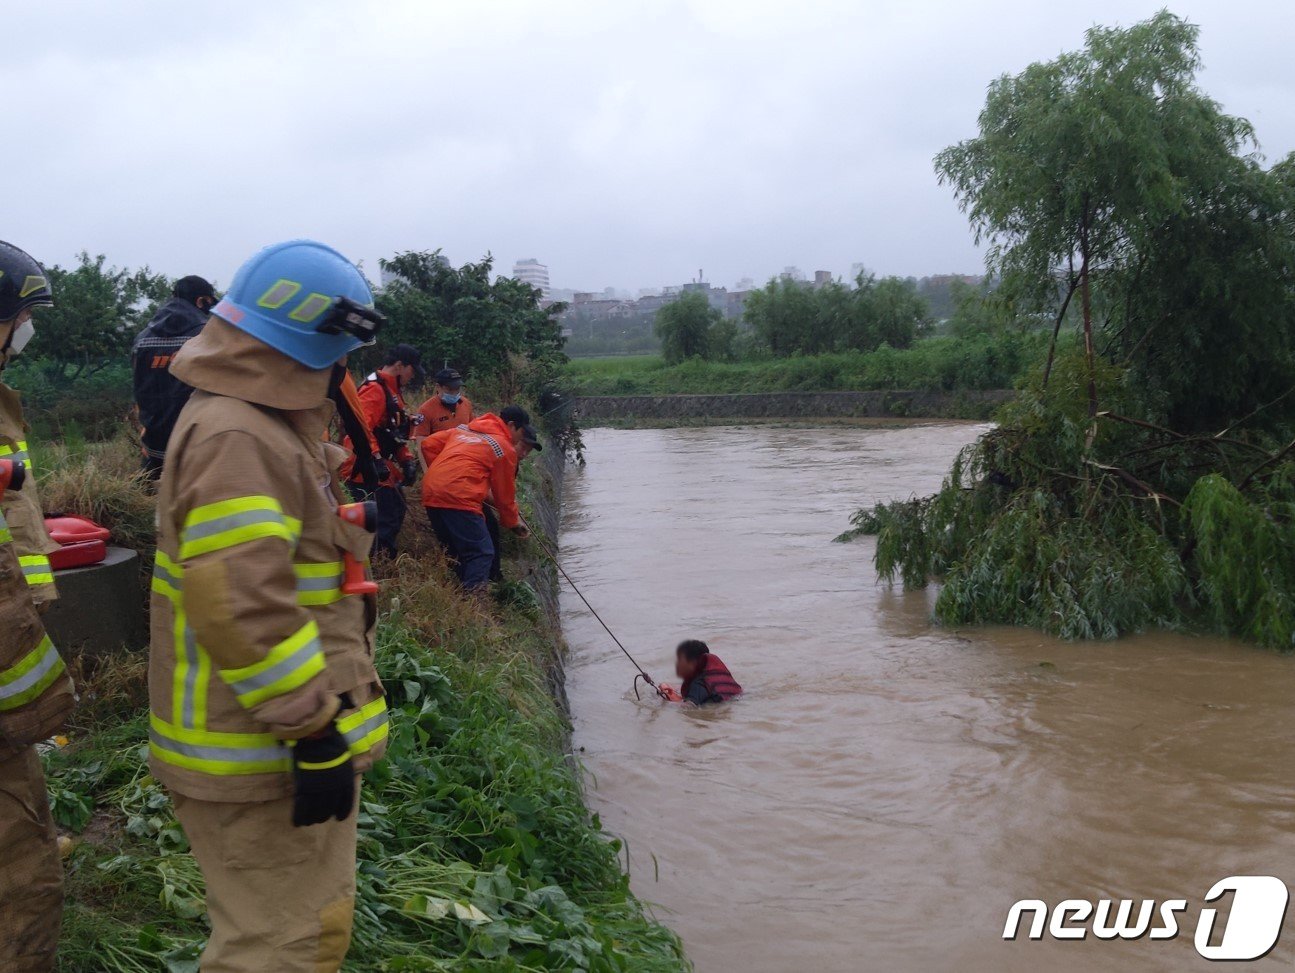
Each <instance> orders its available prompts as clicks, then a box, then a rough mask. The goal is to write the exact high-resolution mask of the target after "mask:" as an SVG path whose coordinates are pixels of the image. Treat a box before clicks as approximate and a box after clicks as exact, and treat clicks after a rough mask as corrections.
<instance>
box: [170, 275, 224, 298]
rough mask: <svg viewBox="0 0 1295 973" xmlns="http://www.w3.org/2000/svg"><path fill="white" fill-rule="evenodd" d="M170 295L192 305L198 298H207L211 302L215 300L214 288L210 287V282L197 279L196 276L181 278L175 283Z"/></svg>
mask: <svg viewBox="0 0 1295 973" xmlns="http://www.w3.org/2000/svg"><path fill="white" fill-rule="evenodd" d="M171 293H172V294H173V295H174V296H176V297H178V298H179V299H180V300H182V301H188V302H189V303H190V304H192V303H194V302H195V301H197V300H198V298H200V297H209V298H211V299H212V300H213V301H214V300H215V299H216V288H214V287H212V286H211V282H210V281H209V280H207V279H206V278H205V277H199V276H198V275H197V274H190V275H189V276H188V277H181V278H180V279H179V280H177V281H176V282H175V287H174V288H172V290H171Z"/></svg>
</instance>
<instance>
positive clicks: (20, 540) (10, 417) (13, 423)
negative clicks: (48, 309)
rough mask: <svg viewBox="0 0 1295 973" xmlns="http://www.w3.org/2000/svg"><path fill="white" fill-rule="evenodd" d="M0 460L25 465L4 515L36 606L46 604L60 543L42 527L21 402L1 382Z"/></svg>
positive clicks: (8, 495) (51, 597)
mask: <svg viewBox="0 0 1295 973" xmlns="http://www.w3.org/2000/svg"><path fill="white" fill-rule="evenodd" d="M0 459H14V460H18V461H19V462H21V463H24V464H26V466H27V478H26V479H25V480H24V482H23V485H22V489H21V490H6V491H5V495H4V501H3V502H4V515H5V518H6V520H7V521H8V523H9V530H10V531H11V532H12V534H13V543H14V549H15V550H16V551H17V553H18V558H19V562H18V563H19V564H20V565H21V566H22V568H23V575H24V577H25V578H26V579H27V584H28V585H29V586H30V588H31V595H32V597H33V598H34V599H35V600H36V604H37V605H45V604H48V603H49V602H52V601H55V600H56V599H57V598H58V590H57V589H56V587H55V585H54V572H53V569H52V568H51V567H50V563H49V556H50V554H51V553H52V552H54V551H57V550H58V548H59V545H58V544H57V543H55V541H54V540H53V539H52V538H51V537H50V536H49V531H48V530H46V529H45V514H44V513H43V512H42V510H41V506H40V496H39V495H38V494H37V492H36V475H35V474H36V470H35V466H34V465H33V463H32V460H31V454H30V452H29V451H28V449H27V424H26V422H25V421H24V420H23V414H22V403H21V401H20V399H19V397H18V393H17V392H15V391H14V390H13V389H11V388H10V387H9V386H7V385H0Z"/></svg>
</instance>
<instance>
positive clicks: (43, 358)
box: [26, 251, 171, 381]
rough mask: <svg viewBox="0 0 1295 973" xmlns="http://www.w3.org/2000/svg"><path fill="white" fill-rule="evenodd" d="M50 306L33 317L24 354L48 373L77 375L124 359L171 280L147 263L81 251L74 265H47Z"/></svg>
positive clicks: (62, 376) (69, 377)
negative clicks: (112, 260) (137, 265)
mask: <svg viewBox="0 0 1295 973" xmlns="http://www.w3.org/2000/svg"><path fill="white" fill-rule="evenodd" d="M47 270H48V273H49V280H50V287H51V288H52V289H53V291H54V306H53V307H50V308H44V309H42V310H41V311H40V312H39V315H38V317H37V320H36V337H35V338H33V339H32V343H31V347H30V348H29V349H27V351H26V357H27V358H29V359H36V360H39V361H40V363H41V368H42V370H44V371H45V372H47V374H49V375H50V377H52V378H58V379H62V380H66V381H76V380H77V379H79V378H82V377H88V376H91V375H94V374H95V373H96V372H99V371H101V370H102V369H104V368H105V367H107V366H109V365H112V364H119V363H121V362H123V361H124V360H125V359H126V357H127V355H128V354H129V352H130V346H131V344H132V343H133V342H134V340H135V335H136V334H137V333H138V332H139V331H140V329H141V328H143V327H144V325H145V324H147V323H148V320H149V318H150V317H152V316H153V312H154V311H156V310H157V306H158V305H159V304H160V303H161V302H162V301H164V300H166V298H167V297H168V296H169V295H170V291H171V281H170V280H168V279H167V278H166V277H165V276H164V275H162V274H154V273H152V272H151V271H150V270H149V269H148V268H147V267H144V268H143V269H141V270H130V269H128V268H125V267H110V266H108V263H107V258H106V257H104V256H103V254H100V255H99V256H97V257H91V256H90V255H89V254H88V253H86V252H85V251H82V252H81V253H80V254H79V255H78V256H77V266H76V267H74V268H72V269H71V270H66V269H64V268H62V267H59V266H57V265H55V266H51V267H49V268H47Z"/></svg>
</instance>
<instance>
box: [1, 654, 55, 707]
mask: <svg viewBox="0 0 1295 973" xmlns="http://www.w3.org/2000/svg"><path fill="white" fill-rule="evenodd" d="M65 669H66V666H64V665H63V660H62V659H61V658H59V654H58V650H57V649H55V648H54V643H53V642H51V641H50V638H49V636H48V635H46V636H45V637H44V638H42V639H41V640H40V642H39V644H37V646H36V648H34V649H32V650H31V651H30V652H28V653H27V654H26V655H25V656H23V657H22V658H21V659H19V660H18V663H17V664H16V665H14V666H11V667H9V668H8V669H4V670H0V712H5V711H7V710H11V709H17V708H18V707H19V706H26V705H27V704H28V703H30V702H31V701H32V700H33V699H36V698H37V697H39V696H40V695H41V694H42V693H44V692H45V690H47V689H49V687H50V686H52V685H54V681H55V680H56V679H58V677H59V676H61V675H62V674H63V672H64V671H65Z"/></svg>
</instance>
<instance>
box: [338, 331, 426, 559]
mask: <svg viewBox="0 0 1295 973" xmlns="http://www.w3.org/2000/svg"><path fill="white" fill-rule="evenodd" d="M383 362H384V363H383V365H382V367H381V368H379V369H378V370H377V371H376V372H373V373H371V374H370V375H369V376H368V378H366V379H365V380H364V381H363V382H361V383H360V388H359V396H360V405H361V407H362V408H363V410H364V424H365V425H366V426H367V427H368V428H369V430H370V431H371V432H372V433H373V437H374V439H375V440H376V442H377V444H378V457H377V459H378V472H379V474H380V479H379V482H378V487H377V489H376V490H369V489H368V488H366V486H365V484H364V483H363V481H362V480H361V479H360V478H359V477H358V475H355V474H353V475H352V478H351V481H350V482H351V492H352V493H354V494H355V495H356V498H357V499H364V500H373V501H374V502H376V503H377V505H378V532H377V537H376V538H375V539H374V542H373V546H374V550H375V551H376V552H377V553H379V554H385V555H388V556H390V557H395V556H396V538H397V537H399V535H400V527H401V525H402V524H404V522H405V492H404V485H405V484H406V483H409V484H412V483H413V482H414V481H415V480H416V479H418V464H417V463H416V462H415V460H414V454H413V453H411V452H410V451H409V446H408V443H409V439H410V436H411V435H412V434H413V428H414V424H415V417H414V416H413V415H412V414H411V413H410V412H409V410H408V408H407V407H406V405H405V397H404V390H405V389H406V388H409V387H411V386H415V385H418V384H420V383H421V382H422V380H423V366H422V356H421V355H420V354H419V353H418V349H416V348H413V347H412V346H410V345H393V346H392V347H391V348H390V349H388V350H387V354H386V356H385V358H384V359H383ZM348 440H349V437H348ZM348 445H349V442H348Z"/></svg>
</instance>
